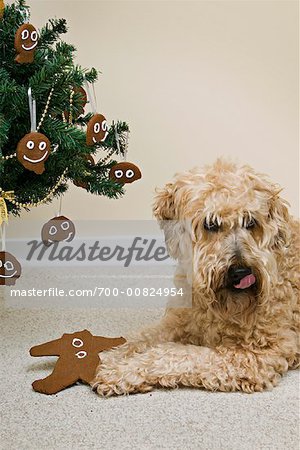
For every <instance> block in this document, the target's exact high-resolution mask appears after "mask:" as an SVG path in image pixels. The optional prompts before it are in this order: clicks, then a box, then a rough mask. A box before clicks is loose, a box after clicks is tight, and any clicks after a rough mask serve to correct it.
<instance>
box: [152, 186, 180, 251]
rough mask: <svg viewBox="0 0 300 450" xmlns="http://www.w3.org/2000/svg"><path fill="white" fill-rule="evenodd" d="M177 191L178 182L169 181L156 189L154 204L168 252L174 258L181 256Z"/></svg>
mask: <svg viewBox="0 0 300 450" xmlns="http://www.w3.org/2000/svg"><path fill="white" fill-rule="evenodd" d="M176 191H177V186H176V183H168V184H166V186H165V187H164V188H162V189H156V196H155V199H154V204H153V214H154V216H155V218H156V219H157V220H158V222H159V226H160V228H161V229H162V230H163V232H164V235H165V242H166V246H167V250H168V253H169V255H170V256H171V257H172V258H174V259H178V258H179V236H178V230H179V223H178V220H177V218H178V211H177V206H176V204H175V195H176Z"/></svg>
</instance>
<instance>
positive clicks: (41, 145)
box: [17, 132, 51, 175]
mask: <svg viewBox="0 0 300 450" xmlns="http://www.w3.org/2000/svg"><path fill="white" fill-rule="evenodd" d="M50 153H51V143H50V141H49V139H48V138H47V137H46V136H45V135H44V134H42V133H36V132H32V133H28V134H26V135H25V136H24V137H23V138H22V139H21V140H20V142H19V143H18V146H17V158H18V161H19V162H20V163H21V164H22V165H23V166H24V167H25V169H28V170H32V171H33V172H35V173H36V174H38V175H40V174H42V173H43V172H44V171H45V165H44V164H45V161H46V160H47V159H48V157H49V155H50Z"/></svg>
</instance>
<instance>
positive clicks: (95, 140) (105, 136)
mask: <svg viewBox="0 0 300 450" xmlns="http://www.w3.org/2000/svg"><path fill="white" fill-rule="evenodd" d="M107 135H108V131H106V133H105V135H104V138H103V139H101V140H100V142H103V141H105V139H106V138H107ZM93 142H94V143H95V144H96V143H97V142H98V141H97V139H96V138H94V136H93Z"/></svg>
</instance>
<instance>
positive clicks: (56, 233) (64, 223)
mask: <svg viewBox="0 0 300 450" xmlns="http://www.w3.org/2000/svg"><path fill="white" fill-rule="evenodd" d="M74 236H75V225H74V223H73V222H72V221H71V220H70V219H68V218H67V217H65V216H58V217H53V218H52V219H50V220H49V221H48V222H47V223H45V225H44V226H43V228H42V241H43V243H44V245H47V246H48V245H50V244H51V243H53V242H61V241H66V242H71V241H72V240H73V239H74Z"/></svg>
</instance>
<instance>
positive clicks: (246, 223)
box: [244, 219, 256, 230]
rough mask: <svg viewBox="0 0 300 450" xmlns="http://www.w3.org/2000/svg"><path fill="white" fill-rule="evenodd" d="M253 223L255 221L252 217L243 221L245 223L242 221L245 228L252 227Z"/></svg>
mask: <svg viewBox="0 0 300 450" xmlns="http://www.w3.org/2000/svg"><path fill="white" fill-rule="evenodd" d="M255 225H256V221H255V220H254V219H251V220H249V221H248V222H245V223H244V227H245V228H246V229H247V230H250V229H251V228H254V227H255Z"/></svg>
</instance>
